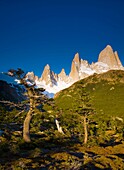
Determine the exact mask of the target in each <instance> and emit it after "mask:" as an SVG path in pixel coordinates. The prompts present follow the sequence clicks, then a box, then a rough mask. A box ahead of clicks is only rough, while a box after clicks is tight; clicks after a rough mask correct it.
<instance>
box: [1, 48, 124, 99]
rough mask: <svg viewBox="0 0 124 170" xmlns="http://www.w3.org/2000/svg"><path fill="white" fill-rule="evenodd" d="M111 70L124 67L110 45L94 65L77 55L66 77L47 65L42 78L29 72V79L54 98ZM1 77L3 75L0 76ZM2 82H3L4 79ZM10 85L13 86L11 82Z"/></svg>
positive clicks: (63, 71) (63, 72) (62, 71)
mask: <svg viewBox="0 0 124 170" xmlns="http://www.w3.org/2000/svg"><path fill="white" fill-rule="evenodd" d="M109 70H124V67H123V66H122V63H121V61H120V59H119V56H118V53H117V52H114V51H113V49H112V47H111V46H110V45H107V46H106V47H105V48H104V49H103V50H102V51H101V52H100V54H99V56H98V61H97V62H95V63H92V64H89V63H88V61H87V60H83V59H81V58H80V56H79V53H76V54H75V56H74V58H73V60H72V64H71V70H70V73H69V75H66V73H65V70H64V69H62V70H61V72H60V73H59V74H56V73H54V72H53V71H52V70H51V68H50V66H49V65H48V64H47V65H46V66H45V68H44V70H43V73H42V75H41V77H38V76H36V75H35V74H34V72H28V73H27V79H30V80H31V81H33V82H35V83H36V86H37V88H39V87H42V88H44V89H45V90H46V91H45V93H46V94H48V95H49V97H53V96H54V94H55V93H57V92H58V91H60V90H62V89H65V88H67V87H69V86H71V85H72V84H73V83H74V82H76V81H78V80H81V79H84V78H86V77H88V76H90V75H93V74H94V73H97V74H100V73H103V72H107V71H109ZM0 76H3V75H2V74H0ZM5 77H6V76H5ZM7 79H8V78H7ZM0 80H3V78H1V79H0ZM4 81H5V80H4ZM9 84H12V83H10V80H9ZM1 87H2V85H1Z"/></svg>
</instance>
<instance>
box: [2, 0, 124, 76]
mask: <svg viewBox="0 0 124 170" xmlns="http://www.w3.org/2000/svg"><path fill="white" fill-rule="evenodd" d="M107 44H110V45H111V46H112V48H113V49H114V51H118V54H119V57H120V59H121V61H122V64H123V65H124V1H123V0H0V72H2V71H7V70H8V69H10V68H15V69H16V68H18V67H19V68H22V69H23V70H24V71H34V73H35V74H36V75H38V76H40V75H41V73H42V71H43V68H44V66H45V65H46V64H49V65H50V67H51V69H52V70H53V71H54V72H55V73H59V72H60V71H61V69H62V68H65V71H66V73H67V74H68V73H69V71H70V67H71V61H72V59H73V57H74V55H75V53H77V52H78V53H79V54H80V57H81V58H82V59H86V60H88V61H89V63H91V62H92V61H93V62H96V61H97V59H98V55H99V53H100V51H101V50H102V49H103V48H105V46H106V45H107Z"/></svg>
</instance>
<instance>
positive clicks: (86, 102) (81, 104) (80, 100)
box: [74, 83, 94, 144]
mask: <svg viewBox="0 0 124 170" xmlns="http://www.w3.org/2000/svg"><path fill="white" fill-rule="evenodd" d="M74 111H75V112H77V113H78V114H80V116H81V119H82V123H83V127H84V144H86V143H87V140H88V128H87V124H88V117H89V115H91V114H94V111H93V108H92V106H91V103H90V97H89V94H88V93H87V92H86V90H85V87H84V86H83V84H82V83H78V84H77V85H76V95H75V101H74Z"/></svg>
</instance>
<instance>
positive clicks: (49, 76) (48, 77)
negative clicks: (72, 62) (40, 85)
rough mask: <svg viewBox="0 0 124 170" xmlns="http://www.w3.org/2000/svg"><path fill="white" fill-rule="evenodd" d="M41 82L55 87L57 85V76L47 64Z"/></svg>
mask: <svg viewBox="0 0 124 170" xmlns="http://www.w3.org/2000/svg"><path fill="white" fill-rule="evenodd" d="M39 80H40V81H44V82H45V84H46V85H48V84H49V85H50V86H53V85H55V84H56V83H57V75H56V74H55V73H54V72H53V71H51V69H50V66H49V65H48V64H47V65H46V66H45V68H44V71H43V73H42V76H41V78H40V79H39Z"/></svg>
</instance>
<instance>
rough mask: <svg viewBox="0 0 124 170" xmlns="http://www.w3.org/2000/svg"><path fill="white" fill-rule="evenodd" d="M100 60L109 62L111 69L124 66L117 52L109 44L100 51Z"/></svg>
mask: <svg viewBox="0 0 124 170" xmlns="http://www.w3.org/2000/svg"><path fill="white" fill-rule="evenodd" d="M98 62H102V63H105V64H107V65H108V66H109V69H119V68H122V64H121V62H120V59H119V57H118V54H117V52H115V53H114V52H113V49H112V47H111V46H110V45H107V46H106V48H105V49H103V50H102V51H101V52H100V54H99V58H98Z"/></svg>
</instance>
